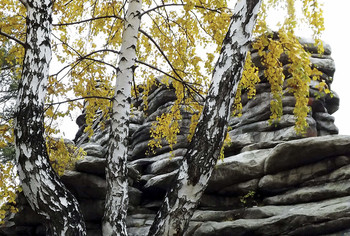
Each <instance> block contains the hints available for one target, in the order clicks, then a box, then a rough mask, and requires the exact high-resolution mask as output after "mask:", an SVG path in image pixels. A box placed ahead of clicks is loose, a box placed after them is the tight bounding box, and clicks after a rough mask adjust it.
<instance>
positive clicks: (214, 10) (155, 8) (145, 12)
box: [141, 3, 221, 17]
mask: <svg viewBox="0 0 350 236" xmlns="http://www.w3.org/2000/svg"><path fill="white" fill-rule="evenodd" d="M185 5H186V4H184V3H169V4H163V5H159V6H156V7H154V8H151V9H148V10H147V11H144V12H142V14H141V17H142V16H143V15H145V14H148V13H150V12H152V11H154V10H157V9H159V8H163V7H174V6H185ZM194 7H196V8H203V9H206V10H208V11H213V12H217V13H219V14H220V13H221V11H220V10H221V9H211V8H207V7H204V6H199V5H195V6H194Z"/></svg>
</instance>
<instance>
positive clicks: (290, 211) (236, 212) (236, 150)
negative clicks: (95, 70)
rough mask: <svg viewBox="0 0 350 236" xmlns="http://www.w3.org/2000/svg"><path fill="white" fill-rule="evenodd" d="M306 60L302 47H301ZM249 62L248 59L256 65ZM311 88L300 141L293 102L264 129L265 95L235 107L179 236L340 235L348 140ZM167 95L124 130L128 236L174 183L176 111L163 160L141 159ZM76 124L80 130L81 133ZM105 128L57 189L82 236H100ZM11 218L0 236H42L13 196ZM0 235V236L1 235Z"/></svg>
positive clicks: (143, 229)
mask: <svg viewBox="0 0 350 236" xmlns="http://www.w3.org/2000/svg"><path fill="white" fill-rule="evenodd" d="M302 42H303V43H304V44H305V46H306V47H307V49H308V50H309V51H311V52H314V53H316V50H315V48H314V47H313V46H312V44H311V43H310V42H308V41H306V40H304V41H302ZM253 59H255V60H257V58H256V57H254V54H253ZM311 61H312V62H313V64H314V65H315V66H316V67H317V68H318V69H319V70H321V71H322V72H323V73H324V75H323V78H324V79H325V81H326V82H327V84H328V86H329V87H330V86H331V82H332V79H331V77H332V76H333V74H334V70H335V67H334V63H333V60H332V59H331V57H330V48H329V46H327V45H326V53H325V55H323V56H321V55H317V54H313V56H312V60H311ZM316 90H318V89H317V82H312V83H311V85H310V91H311V92H310V103H309V104H310V106H311V108H312V112H311V113H310V114H309V116H308V118H307V121H308V123H309V129H308V132H307V137H301V136H300V135H297V134H296V133H295V131H294V127H293V126H294V117H293V113H292V112H293V107H294V105H295V100H294V98H293V97H292V96H288V95H286V96H285V97H284V98H283V104H284V115H283V117H282V119H281V121H280V122H279V124H278V125H277V126H270V125H269V123H268V119H269V116H270V110H269V105H270V100H269V99H270V91H269V86H268V85H267V83H266V82H264V81H262V82H261V83H260V84H259V85H258V88H257V96H256V98H255V99H253V100H247V99H245V98H243V115H242V116H241V117H239V118H232V119H231V121H230V126H231V128H232V129H231V131H230V132H229V134H230V137H231V140H232V143H231V145H230V146H229V147H227V148H226V149H225V159H224V160H223V161H219V162H218V163H217V166H216V168H215V170H214V172H213V175H212V177H211V179H210V182H209V185H208V188H207V190H206V192H205V194H204V196H203V197H202V199H201V202H200V205H199V207H198V210H197V211H196V212H195V214H194V216H193V218H192V220H191V222H190V226H189V229H188V231H187V235H327V234H328V235H339V234H340V233H346V232H347V233H349V234H350V204H349V202H350V181H349V178H350V136H339V135H336V134H337V133H338V130H337V128H336V127H335V125H334V118H333V117H332V116H331V114H332V113H334V112H335V111H336V110H337V109H338V107H339V99H338V97H337V96H336V94H335V93H334V95H335V96H333V97H330V96H326V97H323V98H320V99H316V98H315V96H314V92H315V91H316ZM174 99H175V94H174V91H173V90H172V89H171V88H166V87H165V86H164V85H160V86H159V87H154V88H153V90H152V91H151V93H150V96H149V109H148V111H147V113H148V115H147V116H145V115H144V113H143V112H142V111H141V109H140V110H139V111H135V112H134V115H133V116H132V117H131V120H130V121H131V125H130V129H131V132H130V140H131V148H130V156H129V180H130V181H129V182H130V187H129V197H130V207H129V213H128V215H129V216H128V219H127V224H128V231H129V235H135V236H136V235H138V236H139V235H146V234H147V231H148V228H149V227H150V225H151V223H152V221H153V218H154V216H155V214H156V212H157V209H158V207H159V206H160V204H161V201H162V198H163V196H164V194H165V192H166V189H167V188H168V186H169V185H170V184H171V181H172V179H173V177H174V176H175V174H176V171H177V168H178V167H179V165H180V163H181V161H182V158H183V155H184V153H185V151H186V147H187V145H188V142H187V134H188V126H189V123H190V114H188V113H186V112H183V120H182V121H181V132H180V134H179V136H178V143H177V144H176V145H175V146H174V150H173V152H172V154H170V153H169V151H170V147H169V146H167V145H164V146H163V147H162V148H161V149H157V150H156V154H152V155H150V156H146V155H145V152H146V151H147V148H148V142H149V140H150V135H149V131H150V128H151V125H152V122H154V121H155V119H156V116H157V115H160V114H162V113H164V112H167V110H168V109H169V108H170V106H171V105H172V104H173V101H174ZM82 125H83V124H82ZM108 138H109V131H108V129H106V130H103V131H101V130H100V131H98V132H96V134H95V135H94V136H93V137H92V138H91V139H90V140H89V141H88V142H85V143H83V144H82V145H81V147H83V148H84V150H85V151H86V153H87V156H86V158H85V159H83V160H79V161H78V162H77V163H76V170H75V171H67V172H66V173H65V174H64V175H63V176H62V180H63V182H64V183H65V184H66V185H67V187H68V188H69V189H70V190H71V191H72V192H73V193H74V194H75V195H76V196H77V198H78V199H79V201H80V203H81V207H82V211H83V214H84V217H85V220H86V221H87V227H88V234H89V235H101V225H100V221H101V218H102V216H103V202H104V197H105V193H106V185H105V181H104V166H105V154H106V151H107V148H106V145H107V141H108ZM19 202H20V212H19V213H18V214H17V215H15V216H14V217H13V218H12V219H11V220H9V221H8V222H7V225H6V227H3V228H2V229H1V231H0V232H1V233H2V234H4V235H42V234H43V232H44V231H43V228H42V226H41V225H40V220H39V219H38V217H37V216H36V215H35V213H34V212H32V211H31V209H30V208H29V206H28V205H27V204H26V202H25V200H24V199H23V198H22V197H20V198H19ZM1 233H0V234H1Z"/></svg>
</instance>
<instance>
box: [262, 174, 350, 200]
mask: <svg viewBox="0 0 350 236" xmlns="http://www.w3.org/2000/svg"><path fill="white" fill-rule="evenodd" d="M349 192H350V181H349V180H348V179H347V180H343V181H338V182H335V183H325V184H321V185H316V186H309V187H302V188H297V189H294V190H290V191H287V192H286V193H283V194H280V195H276V196H273V197H268V198H265V199H264V203H265V204H267V205H287V204H288V205H290V204H297V203H305V202H317V201H320V200H324V199H330V198H337V197H344V196H347V195H349Z"/></svg>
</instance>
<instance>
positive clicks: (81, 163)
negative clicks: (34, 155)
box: [75, 156, 106, 175]
mask: <svg viewBox="0 0 350 236" xmlns="http://www.w3.org/2000/svg"><path fill="white" fill-rule="evenodd" d="M105 168H106V159H104V158H99V157H94V156H86V157H84V158H83V159H80V160H78V161H77V162H76V163H75V169H76V170H77V171H80V172H84V173H91V174H96V175H104V174H105Z"/></svg>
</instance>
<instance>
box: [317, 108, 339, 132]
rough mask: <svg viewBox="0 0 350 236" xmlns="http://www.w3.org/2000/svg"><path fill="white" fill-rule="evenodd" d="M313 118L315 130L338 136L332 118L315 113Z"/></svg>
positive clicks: (328, 115) (326, 114)
mask: <svg viewBox="0 0 350 236" xmlns="http://www.w3.org/2000/svg"><path fill="white" fill-rule="evenodd" d="M314 118H315V120H316V127H317V130H319V131H321V130H323V131H326V132H327V133H329V134H338V133H339V130H338V128H337V127H336V126H335V124H334V117H333V116H331V115H330V114H328V113H326V112H324V113H319V112H317V113H315V114H314Z"/></svg>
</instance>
